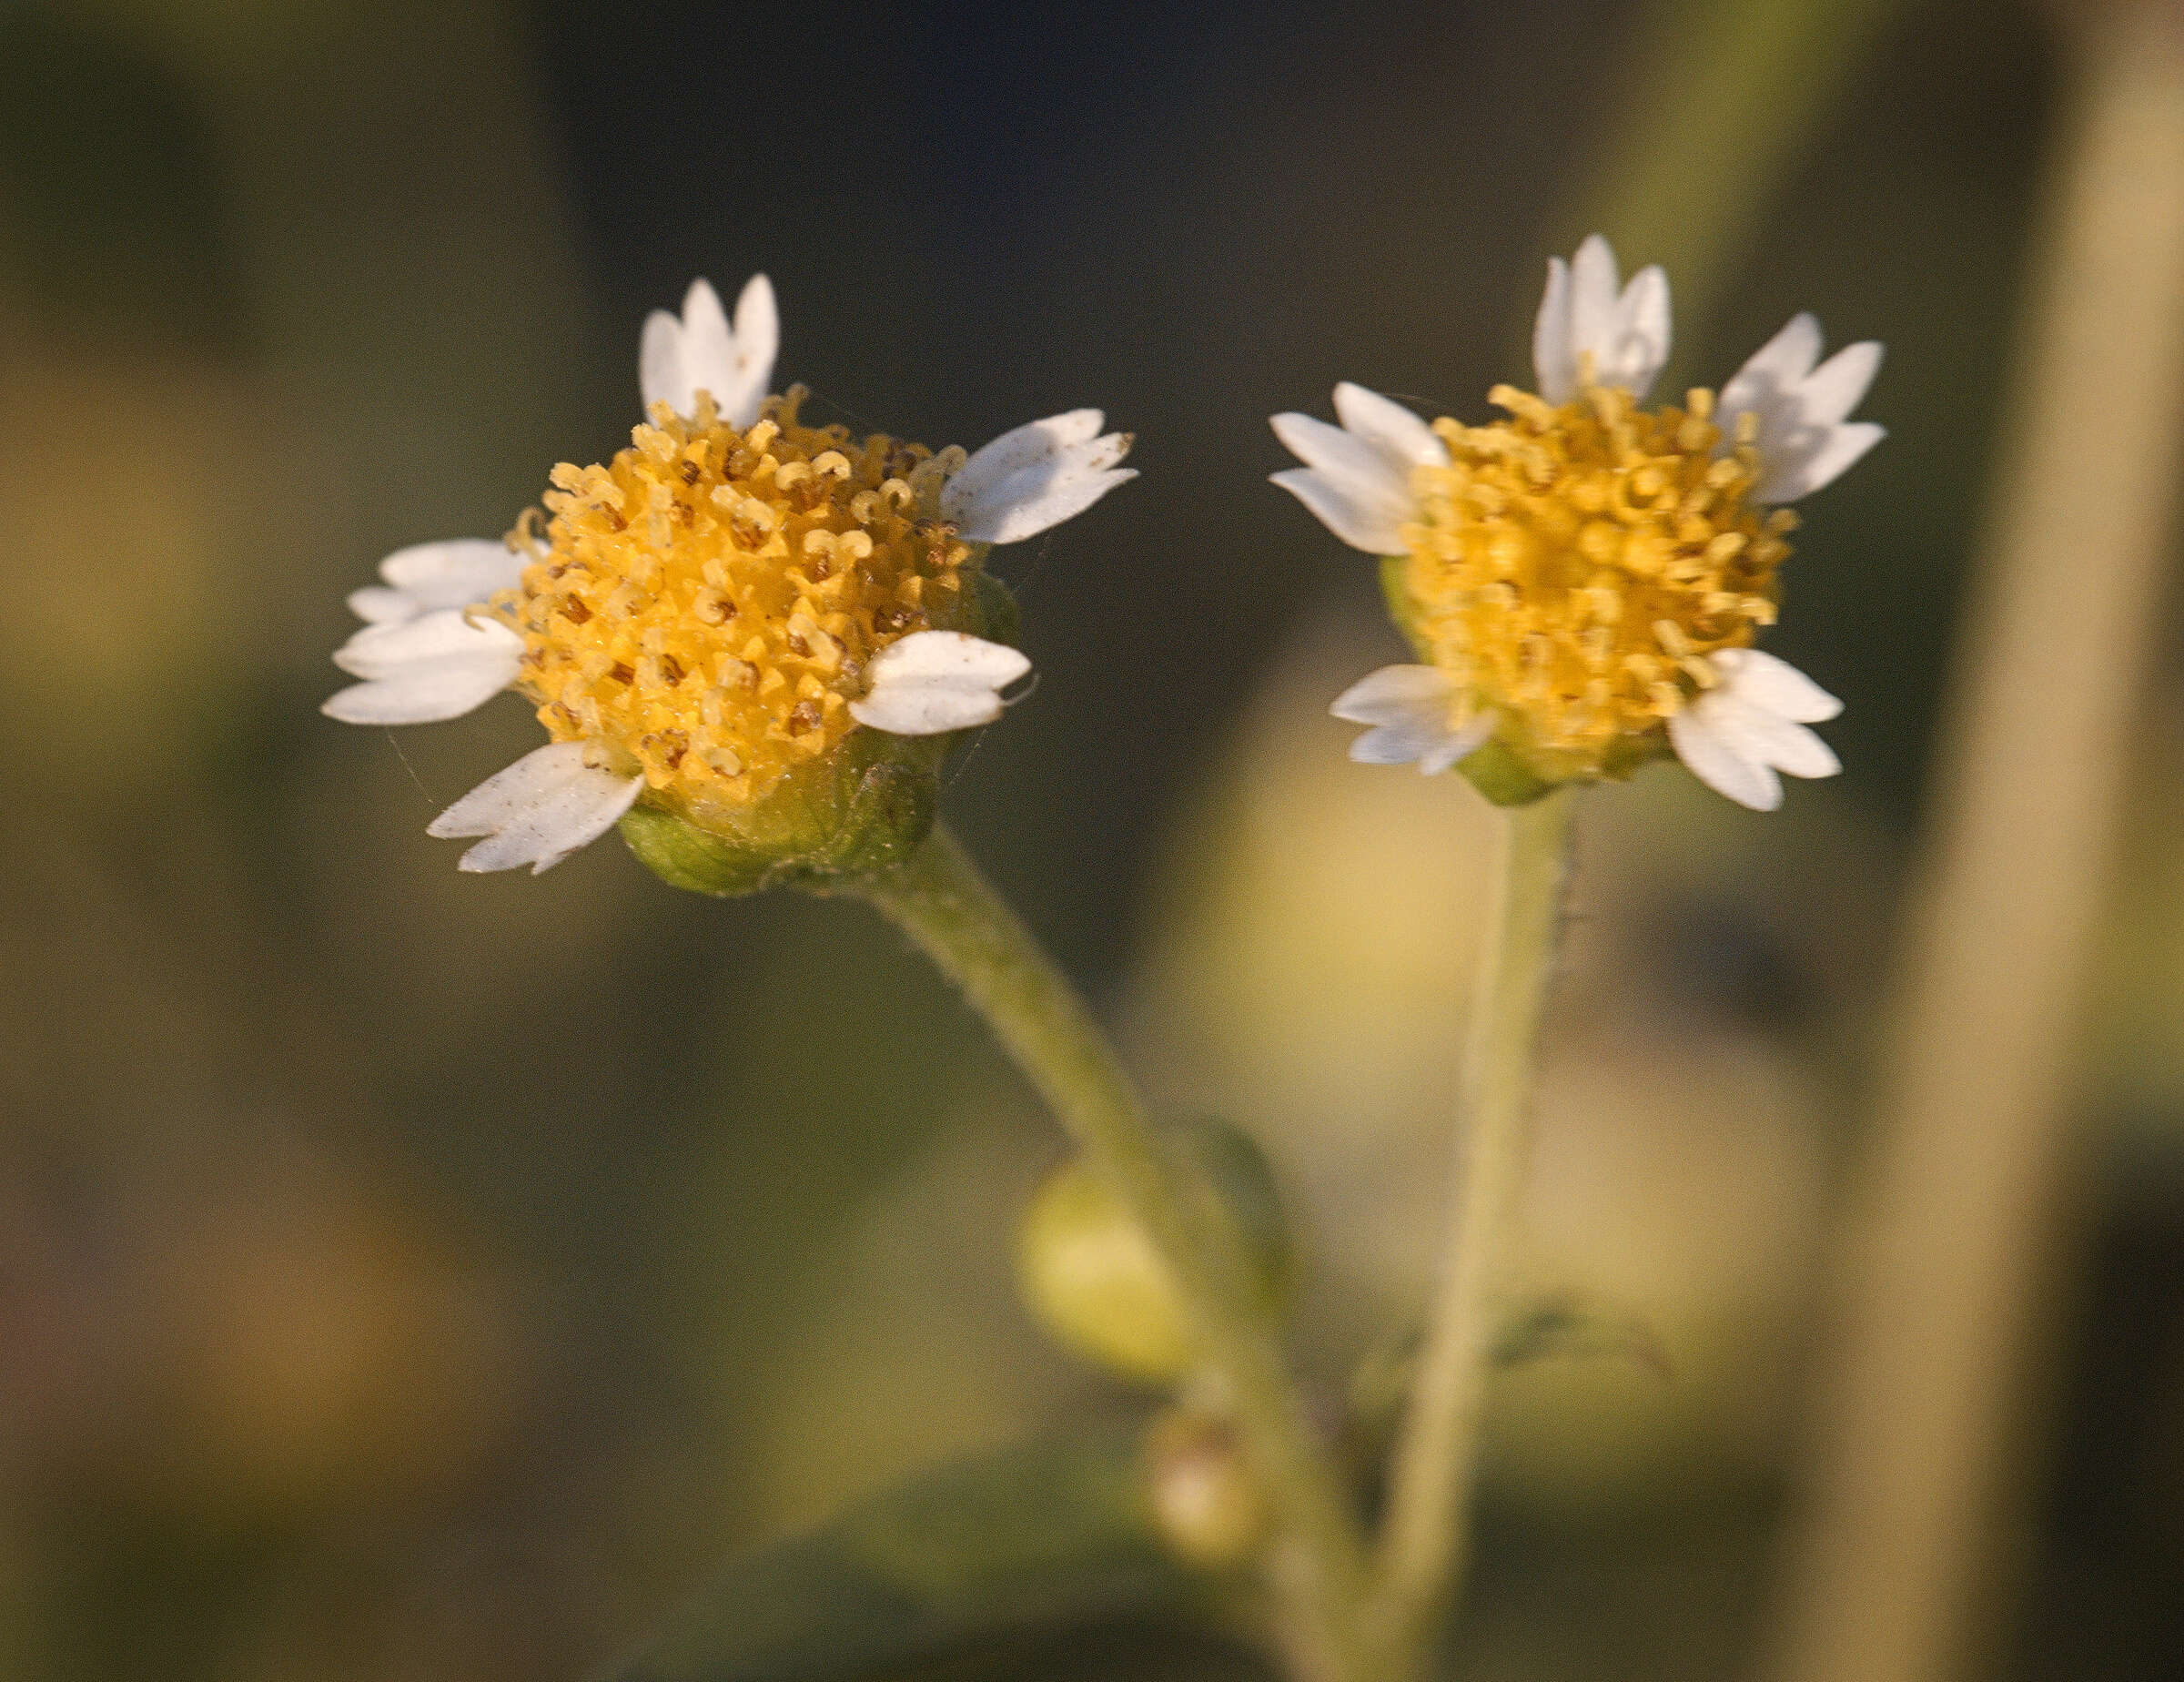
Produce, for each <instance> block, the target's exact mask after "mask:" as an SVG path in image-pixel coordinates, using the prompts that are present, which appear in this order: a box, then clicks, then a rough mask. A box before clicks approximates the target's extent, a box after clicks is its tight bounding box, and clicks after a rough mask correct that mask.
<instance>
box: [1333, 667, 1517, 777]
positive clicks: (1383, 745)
mask: <svg viewBox="0 0 2184 1682" xmlns="http://www.w3.org/2000/svg"><path fill="white" fill-rule="evenodd" d="M1453 693H1454V689H1453V685H1451V684H1450V682H1449V680H1448V679H1447V678H1446V677H1444V676H1442V675H1441V673H1440V672H1438V671H1436V670H1435V669H1434V668H1433V667H1431V666H1423V665H1391V666H1382V667H1381V668H1380V670H1379V671H1377V672H1373V673H1370V674H1367V675H1366V676H1364V677H1361V678H1360V679H1359V680H1358V681H1357V682H1356V683H1354V684H1351V685H1350V687H1349V688H1348V689H1345V690H1344V691H1343V692H1342V693H1341V694H1340V695H1338V696H1336V697H1335V702H1334V704H1333V705H1332V706H1330V708H1329V709H1328V710H1329V711H1330V712H1331V713H1332V714H1334V715H1335V716H1336V717H1337V718H1340V719H1343V720H1345V721H1347V722H1348V723H1350V724H1370V725H1372V726H1373V727H1372V728H1371V729H1370V730H1368V731H1366V732H1365V734H1364V735H1360V736H1359V737H1358V738H1357V739H1356V740H1355V741H1353V742H1352V743H1351V744H1350V757H1351V758H1352V759H1354V760H1356V761H1357V762H1358V763H1359V764H1360V765H1409V764H1411V762H1412V761H1416V762H1417V765H1418V768H1419V769H1420V770H1421V772H1423V773H1425V774H1426V775H1429V776H1432V775H1439V774H1440V773H1441V772H1443V771H1446V770H1447V769H1448V768H1449V767H1450V766H1451V765H1454V764H1455V763H1456V762H1457V761H1458V760H1460V759H1461V758H1462V757H1463V756H1464V755H1467V754H1469V753H1471V752H1472V751H1474V750H1475V749H1476V748H1478V747H1479V746H1480V745H1481V743H1483V742H1484V741H1485V740H1486V738H1487V737H1488V736H1490V735H1492V734H1493V730H1494V720H1493V717H1492V715H1491V714H1487V715H1485V716H1482V717H1479V718H1472V719H1467V720H1466V721H1465V722H1464V723H1463V724H1461V726H1459V727H1456V728H1451V726H1450V724H1449V702H1450V699H1451V695H1452V694H1453Z"/></svg>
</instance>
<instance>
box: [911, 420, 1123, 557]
mask: <svg viewBox="0 0 2184 1682" xmlns="http://www.w3.org/2000/svg"><path fill="white" fill-rule="evenodd" d="M1103 419H1104V417H1103V416H1102V415H1101V413H1100V411H1099V410H1097V409H1077V410H1071V411H1070V412H1068V413H1067V414H1061V415H1049V416H1048V417H1047V418H1046V420H1044V421H1030V422H1027V423H1026V424H1025V425H1023V426H1019V427H1016V428H1014V429H1013V430H1011V431H1006V432H1004V433H1002V434H1001V436H1000V437H998V438H996V439H995V440H994V441H992V442H990V443H988V444H986V445H985V446H984V447H982V448H981V449H980V450H979V451H977V453H976V454H975V455H973V456H972V457H971V458H970V460H969V461H966V462H965V463H964V464H963V466H962V467H961V468H960V469H959V470H958V471H956V473H955V477H954V478H952V479H950V480H949V481H948V482H947V484H946V485H945V487H944V488H943V489H942V491H941V493H940V512H941V513H942V515H943V516H944V517H945V518H946V519H948V520H951V521H953V522H955V527H956V529H957V531H959V532H961V533H962V534H963V535H964V536H965V537H966V538H968V539H969V540H970V541H971V542H975V543H1017V542H1023V541H1024V539H1026V538H1027V537H1033V536H1036V535H1037V534H1038V533H1039V532H1044V531H1046V529H1047V528H1048V527H1050V526H1055V525H1058V524H1060V523H1061V522H1063V521H1065V520H1067V519H1069V518H1070V517H1071V516H1073V515H1075V514H1079V513H1082V512H1084V511H1085V510H1086V509H1087V508H1089V507H1090V506H1091V505H1092V504H1093V503H1094V502H1097V501H1099V499H1100V498H1101V497H1103V496H1105V495H1107V492H1108V491H1112V490H1113V489H1115V487H1116V486H1117V485H1119V484H1121V483H1123V482H1124V481H1127V480H1131V479H1135V478H1137V476H1138V471H1137V469H1135V468H1127V467H1124V468H1118V467H1117V466H1116V465H1115V464H1116V463H1117V461H1121V460H1122V459H1123V457H1124V456H1126V455H1127V454H1128V453H1129V449H1130V444H1131V441H1132V440H1131V437H1130V434H1129V433H1127V432H1109V433H1107V434H1106V435H1105V436H1104V437H1102V436H1099V435H1098V433H1099V428H1100V423H1101V421H1102V420H1103Z"/></svg>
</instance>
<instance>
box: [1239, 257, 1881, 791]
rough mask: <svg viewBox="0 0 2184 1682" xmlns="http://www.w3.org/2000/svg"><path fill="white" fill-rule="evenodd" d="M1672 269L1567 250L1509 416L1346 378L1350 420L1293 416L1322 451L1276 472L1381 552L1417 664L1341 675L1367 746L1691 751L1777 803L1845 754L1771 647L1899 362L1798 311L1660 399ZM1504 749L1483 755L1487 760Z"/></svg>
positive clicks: (1440, 762)
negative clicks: (1445, 406) (1670, 398)
mask: <svg viewBox="0 0 2184 1682" xmlns="http://www.w3.org/2000/svg"><path fill="white" fill-rule="evenodd" d="M1670 330H1671V320H1670V311H1669V299H1668V282H1667V279H1666V278H1665V277H1664V276H1663V274H1662V272H1661V270H1660V269H1657V268H1651V269H1643V270H1641V271H1640V272H1639V273H1638V274H1636V275H1634V276H1633V277H1632V279H1631V281H1630V283H1629V284H1628V285H1627V286H1625V285H1622V284H1621V283H1620V282H1619V280H1618V277H1617V271H1616V264H1615V257H1614V253H1613V251H1611V250H1610V249H1609V248H1608V244H1607V241H1606V240H1604V239H1603V238H1600V237H1599V236H1598V235H1594V236H1593V238H1590V239H1587V240H1586V241H1585V242H1584V244H1583V245H1582V246H1581V247H1580V248H1578V252H1577V256H1576V257H1575V258H1573V259H1572V261H1571V262H1570V263H1568V264H1567V265H1565V264H1564V263H1563V262H1562V259H1561V258H1553V259H1552V260H1551V261H1550V262H1549V264H1548V270H1547V289H1546V293H1545V296H1544V297H1543V298H1542V300H1541V304H1540V311H1539V316H1538V319H1537V321H1536V323H1535V325H1534V329H1533V334H1532V360H1533V371H1534V373H1535V375H1536V377H1537V380H1538V383H1539V388H1540V390H1539V394H1538V395H1533V394H1532V393H1530V392H1524V391H1519V390H1514V389H1513V388H1511V387H1508V386H1497V387H1496V388H1495V389H1494V390H1493V391H1492V392H1491V394H1490V396H1491V400H1492V401H1493V402H1494V403H1495V404H1496V405H1497V406H1498V407H1500V408H1501V409H1502V410H1505V411H1506V412H1507V415H1508V419H1506V420H1504V421H1497V422H1494V423H1492V424H1491V425H1487V426H1481V427H1466V426H1462V425H1460V424H1459V423H1457V422H1456V421H1449V420H1441V421H1433V422H1432V423H1431V424H1429V423H1428V422H1426V421H1424V420H1422V419H1421V418H1420V417H1419V416H1418V415H1416V414H1414V413H1412V412H1411V410H1408V409H1406V408H1404V407H1403V406H1402V405H1401V404H1400V403H1397V402H1393V401H1391V400H1389V399H1387V398H1385V397H1382V396H1380V394H1379V393H1377V392H1374V391H1370V390H1366V389H1365V388H1364V387H1362V386H1358V385H1350V384H1347V383H1346V384H1343V385H1339V386H1337V387H1336V388H1335V394H1334V400H1335V414H1336V418H1337V420H1339V421H1340V423H1341V424H1340V426H1330V425H1329V424H1328V423H1327V422H1325V421H1319V420H1315V419H1313V418H1312V417H1311V416H1309V415H1301V414H1281V415H1276V416H1275V417H1274V418H1273V427H1274V431H1275V435H1276V436H1277V437H1278V438H1279V439H1280V441H1282V443H1283V444H1284V445H1286V446H1287V447H1288V448H1289V451H1290V452H1291V453H1292V454H1294V455H1295V456H1296V457H1297V458H1298V459H1299V461H1302V462H1303V463H1304V465H1303V466H1301V467H1295V468H1289V469H1286V470H1284V471H1281V472H1278V473H1276V474H1274V475H1273V479H1274V482H1275V483H1276V484H1278V485H1279V486H1281V487H1282V488H1283V489H1284V490H1286V491H1289V492H1290V493H1291V494H1292V495H1294V496H1295V497H1296V498H1297V499H1298V501H1299V502H1302V503H1303V504H1304V505H1305V506H1306V507H1307V508H1309V509H1310V510H1311V512H1313V513H1314V514H1315V515H1317V516H1318V517H1319V519H1320V522H1321V523H1322V524H1324V525H1325V526H1326V527H1327V528H1328V530H1329V531H1330V532H1333V533H1334V534H1335V535H1336V536H1337V537H1338V538H1340V539H1341V540H1342V542H1345V543H1348V544H1349V545H1350V547H1351V548H1353V549H1360V550H1363V551H1364V552H1366V553H1368V554H1373V555H1379V556H1380V557H1382V565H1383V569H1384V572H1385V573H1386V580H1385V582H1386V583H1388V585H1389V589H1390V595H1391V597H1392V598H1393V599H1394V600H1395V601H1396V602H1397V603H1399V604H1400V611H1399V617H1400V619H1401V621H1402V623H1403V628H1404V629H1405V631H1406V632H1407V633H1408V634H1409V635H1410V636H1411V640H1412V642H1413V643H1415V644H1416V645H1417V647H1418V650H1419V653H1420V654H1421V658H1422V660H1423V661H1424V664H1417V665H1400V666H1389V667H1386V668H1384V669H1383V670H1381V671H1380V672H1377V673H1374V674H1372V675H1371V676H1370V677H1368V678H1366V679H1365V680H1364V681H1363V682H1361V683H1359V684H1355V685H1353V686H1352V687H1351V688H1350V689H1349V690H1347V691H1345V692H1344V694H1342V696H1341V697H1340V699H1339V700H1337V702H1336V703H1335V705H1334V712H1335V714H1336V716H1338V717H1340V718H1344V719H1347V720H1350V721H1351V722H1353V723H1358V724H1369V725H1370V726H1371V728H1370V729H1369V730H1368V731H1367V732H1366V733H1365V735H1361V736H1360V737H1359V738H1358V740H1357V741H1356V743H1355V744H1353V745H1352V747H1351V756H1352V757H1353V758H1356V759H1359V760H1360V761H1364V762H1366V763H1369V764H1375V765H1386V764H1396V763H1411V762H1415V763H1416V764H1417V765H1419V766H1420V767H1421V770H1425V771H1428V772H1438V771H1441V770H1445V769H1447V768H1448V767H1449V766H1450V765H1453V764H1456V763H1458V762H1459V761H1461V760H1463V759H1466V758H1467V757H1468V756H1469V755H1471V754H1473V753H1475V752H1477V751H1478V750H1479V749H1481V748H1482V747H1484V746H1485V745H1487V744H1488V743H1490V742H1491V743H1494V744H1497V745H1498V748H1499V749H1500V750H1502V751H1503V752H1504V753H1505V755H1506V757H1507V760H1508V761H1509V762H1511V763H1513V765H1514V766H1515V767H1516V770H1517V772H1518V774H1519V775H1518V782H1519V783H1521V784H1522V785H1524V786H1527V787H1536V786H1539V785H1553V784H1556V783H1561V782H1568V781H1572V780H1579V779H1589V778H1595V777H1603V776H1627V775H1630V773H1631V772H1632V771H1633V770H1634V769H1635V768H1636V767H1637V766H1638V765H1642V764H1643V763H1644V762H1645V761H1646V760H1647V759H1648V758H1650V757H1653V755H1655V754H1657V753H1658V752H1660V751H1662V750H1663V747H1666V748H1671V749H1673V751H1674V752H1675V753H1676V754H1677V755H1678V756H1679V757H1681V758H1682V759H1683V761H1684V764H1685V765H1687V766H1688V767H1689V768H1690V769H1691V771H1692V772H1693V773H1694V775H1697V776H1698V777H1699V778H1700V780H1701V781H1703V782H1704V783H1705V784H1706V785H1708V786H1710V787H1712V788H1714V789H1715V790H1717V791H1718V792H1720V793H1722V794H1724V795H1727V796H1728V797H1729V798H1730V799H1732V800H1735V801H1737V802H1739V803H1740V804H1743V805H1745V806H1753V807H1755V808H1758V809H1761V810H1771V809H1773V808H1774V807H1775V806H1777V805H1779V804H1780V802H1781V797H1782V790H1781V783H1780V778H1779V775H1778V774H1780V773H1785V772H1786V773H1787V774H1789V775H1792V776H1806V777H1810V776H1827V775H1833V774H1834V773H1835V771H1836V770H1838V769H1840V766H1839V765H1838V764H1837V762H1836V760H1835V755H1833V754H1832V753H1830V752H1829V751H1828V749H1827V748H1826V746H1825V744H1823V743H1822V742H1821V741H1820V739H1819V738H1818V737H1817V736H1815V735H1813V733H1812V732H1811V731H1809V730H1807V729H1805V728H1804V726H1805V724H1811V723H1815V722H1818V721H1819V720H1822V719H1825V718H1832V717H1833V716H1835V713H1836V712H1838V711H1840V704H1839V703H1837V702H1835V699H1834V698H1833V697H1832V696H1829V695H1828V694H1825V691H1823V690H1821V689H1820V688H1819V687H1818V685H1816V684H1813V683H1812V682H1811V681H1810V680H1809V679H1807V678H1805V677H1804V676H1802V675H1801V674H1798V673H1796V672H1795V671H1793V670H1792V669H1791V668H1790V667H1789V666H1787V665H1785V664H1784V663H1783V662H1782V661H1780V660H1778V659H1776V658H1775V657H1774V656H1773V655H1771V654H1760V653H1758V652H1756V651H1755V650H1754V649H1753V648H1752V647H1751V643H1752V642H1753V641H1754V638H1755V636H1756V635H1757V633H1758V632H1759V631H1760V630H1762V629H1764V627H1765V626H1767V625H1770V624H1772V623H1774V620H1775V598H1776V585H1775V574H1776V571H1777V569H1778V568H1779V567H1780V565H1781V563H1782V562H1783V561H1784V560H1785V558H1786V557H1787V556H1788V554H1789V545H1788V543H1787V542H1785V541H1784V540H1785V537H1786V536H1787V534H1788V533H1789V532H1791V531H1792V530H1794V529H1795V524H1796V517H1795V515H1794V514H1792V513H1791V512H1789V511H1788V510H1787V509H1786V508H1785V507H1782V506H1781V504H1784V503H1787V502H1795V501H1796V500H1798V499H1800V498H1802V497H1805V496H1808V495H1810V494H1811V493H1812V492H1813V491H1817V490H1819V489H1820V488H1821V487H1822V486H1824V485H1825V484H1828V483H1829V482H1831V481H1833V480H1835V478H1836V477H1837V476H1839V475H1840V474H1841V473H1843V472H1844V471H1845V470H1846V469H1847V468H1849V467H1850V466H1851V464H1852V463H1854V462H1855V461H1857V459H1858V458H1859V457H1860V456H1862V455H1864V454H1865V453H1866V451H1868V450H1870V449H1872V447H1873V446H1874V445H1875V444H1876V443H1877V442H1879V441H1880V440H1881V438H1882V436H1883V431H1882V429H1881V428H1880V427H1878V426H1876V425H1874V424H1872V423H1871V422H1869V421H1852V420H1850V419H1849V416H1850V413H1851V411H1852V410H1854V409H1855V408H1856V406H1857V404H1858V401H1859V400H1860V399H1862V398H1863V397H1864V396H1865V394H1866V389H1867V388H1868V387H1869V386H1870V385H1871V384H1872V382H1873V378H1874V376H1875V374H1876V372H1877V371H1878V370H1879V368H1880V362H1881V348H1880V346H1879V345H1877V344H1872V343H1865V344H1856V345H1852V346H1850V347H1849V348H1848V349H1847V350H1841V351H1838V352H1837V353H1836V354H1835V356H1833V357H1831V358H1829V359H1828V360H1826V361H1825V362H1822V361H1821V360H1820V350H1821V338H1820V329H1819V324H1818V323H1817V322H1816V321H1815V320H1814V319H1813V318H1812V317H1811V316H1809V315H1799V316H1796V317H1795V318H1793V319H1792V320H1791V321H1790V323H1789V325H1788V326H1786V327H1785V328H1784V329H1782V331H1781V332H1779V333H1777V334H1776V335H1775V338H1773V339H1770V340H1769V341H1768V342H1767V343H1766V344H1765V345H1764V346H1763V347H1762V348H1761V349H1760V350H1759V351H1758V352H1756V353H1755V354H1754V356H1753V357H1752V359H1751V360H1749V361H1747V362H1746V363H1745V364H1744V368H1743V369H1742V370H1740V371H1739V372H1738V373H1737V375H1736V377H1735V378H1734V379H1733V380H1730V382H1729V383H1728V385H1727V386H1725V387H1724V388H1723V390H1722V393H1721V395H1720V397H1719V398H1718V399H1717V398H1716V397H1715V396H1714V393H1712V392H1711V391H1706V390H1694V391H1692V392H1690V393H1689V394H1688V395H1687V397H1686V399H1685V400H1684V406H1683V407H1681V408H1674V407H1664V408H1663V409H1660V410H1646V409H1644V408H1643V407H1642V405H1643V402H1644V400H1645V397H1646V394H1647V392H1648V391H1649V390H1651V388H1652V386H1653V380H1654V378H1655V377H1656V376H1657V375H1658V374H1659V372H1660V370H1661V367H1662V365H1663V363H1664V362H1665V361H1666V360H1667V358H1668V350H1669V343H1670ZM1481 763H1483V762H1481Z"/></svg>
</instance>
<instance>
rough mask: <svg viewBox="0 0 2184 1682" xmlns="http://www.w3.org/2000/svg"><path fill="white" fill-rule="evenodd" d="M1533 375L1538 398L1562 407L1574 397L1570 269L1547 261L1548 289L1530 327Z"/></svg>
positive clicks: (1556, 260)
mask: <svg viewBox="0 0 2184 1682" xmlns="http://www.w3.org/2000/svg"><path fill="white" fill-rule="evenodd" d="M1532 377H1533V378H1534V379H1535V380H1537V381H1538V382H1539V388H1540V395H1541V396H1542V397H1543V398H1545V399H1546V400H1548V401H1549V402H1550V403H1553V404H1556V405H1558V406H1559V405H1561V404H1563V403H1566V402H1568V401H1569V400H1571V399H1572V398H1573V397H1575V396H1576V395H1577V362H1576V359H1575V358H1574V357H1573V356H1572V352H1571V350H1570V265H1569V264H1567V263H1565V262H1563V261H1562V258H1559V257H1551V258H1548V259H1547V289H1546V290H1545V292H1544V293H1542V295H1541V298H1540V313H1539V314H1538V316H1537V317H1535V318H1534V319H1533V320H1532Z"/></svg>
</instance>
